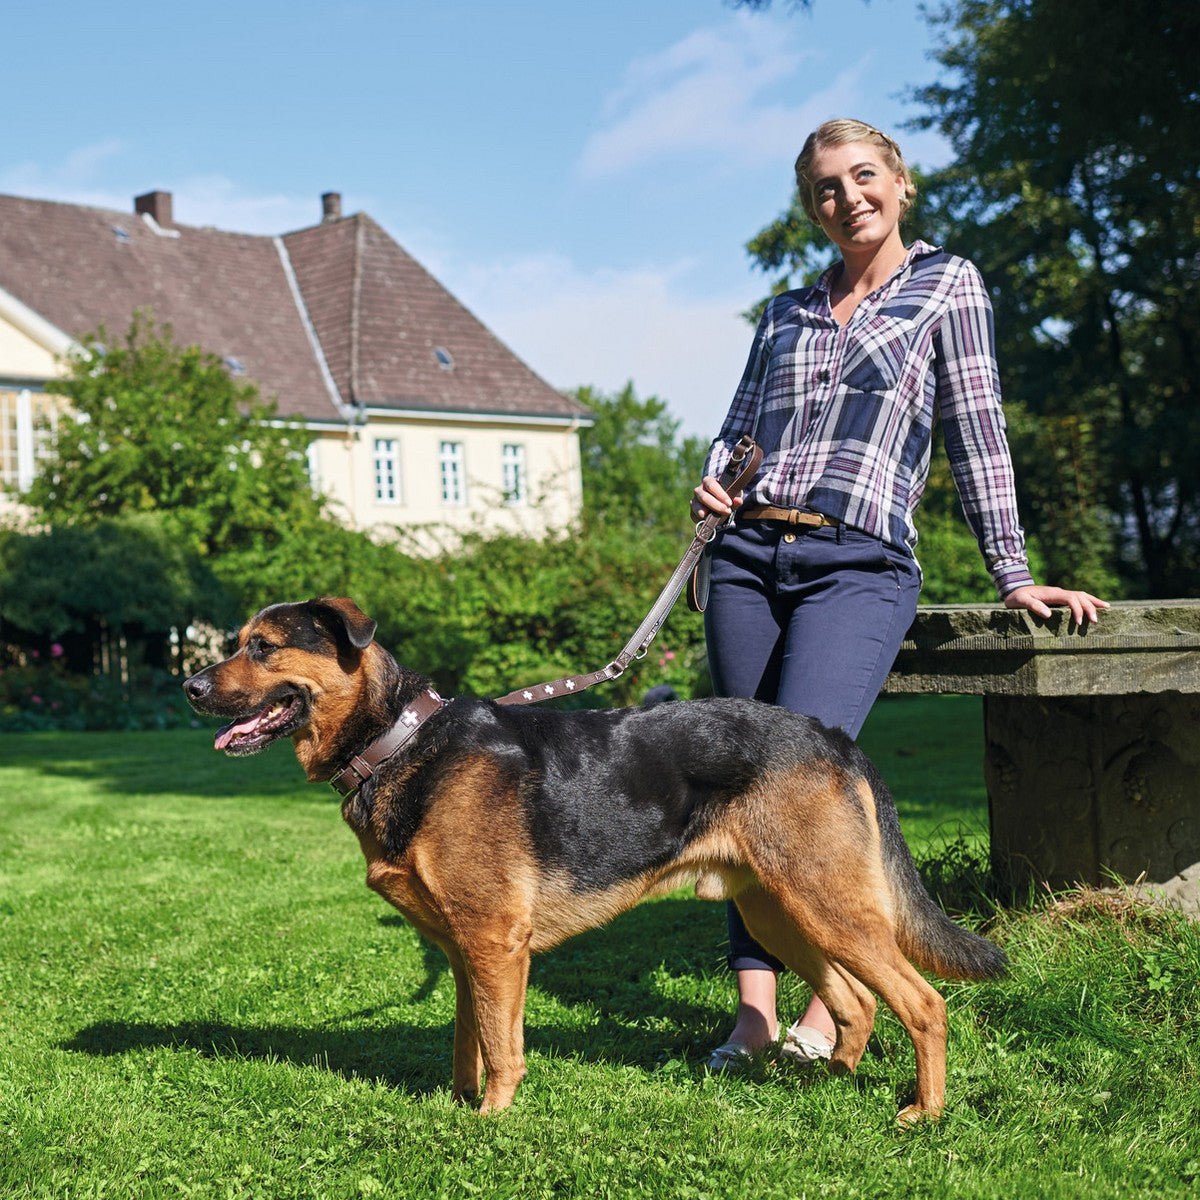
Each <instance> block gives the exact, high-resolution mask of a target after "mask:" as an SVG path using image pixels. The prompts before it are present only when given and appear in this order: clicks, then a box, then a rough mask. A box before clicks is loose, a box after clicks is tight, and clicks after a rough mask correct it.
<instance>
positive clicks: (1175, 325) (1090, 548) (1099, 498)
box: [916, 0, 1200, 596]
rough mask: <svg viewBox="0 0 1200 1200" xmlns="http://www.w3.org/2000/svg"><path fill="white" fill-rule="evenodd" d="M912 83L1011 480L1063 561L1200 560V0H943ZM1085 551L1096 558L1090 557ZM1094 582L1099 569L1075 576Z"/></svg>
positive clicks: (1186, 582) (1196, 569)
mask: <svg viewBox="0 0 1200 1200" xmlns="http://www.w3.org/2000/svg"><path fill="white" fill-rule="evenodd" d="M935 21H936V24H937V25H938V27H939V29H941V30H942V31H943V34H944V42H943V47H942V49H941V50H940V51H938V53H937V58H938V60H939V62H940V63H941V65H942V66H943V68H944V69H945V74H944V76H943V79H942V80H941V81H939V82H938V83H936V84H933V85H931V86H929V87H926V88H922V89H920V90H919V91H918V92H916V96H917V98H918V99H920V100H921V101H922V102H923V103H924V104H925V105H926V106H927V109H928V112H927V114H926V115H925V116H923V117H922V118H920V120H919V121H918V122H917V124H918V125H919V126H920V127H922V128H931V127H932V128H936V129H938V130H939V131H940V132H941V133H942V134H943V135H944V136H946V137H947V138H948V139H949V141H950V144H951V146H952V147H953V150H954V153H955V161H954V163H953V164H952V165H951V166H950V167H948V168H947V169H946V170H944V171H940V172H938V173H937V174H936V175H935V176H934V178H933V179H932V180H931V181H930V182H931V188H930V190H931V193H932V200H933V203H932V204H930V205H927V209H926V213H927V220H928V221H929V223H930V224H931V226H932V227H933V228H934V229H935V231H936V232H940V233H942V234H943V235H944V236H945V237H946V238H947V240H949V239H951V238H952V239H953V245H954V248H955V249H956V250H959V251H960V252H961V253H964V254H967V255H969V256H970V257H972V258H973V259H974V260H975V261H976V262H977V263H978V265H979V266H980V268H981V269H982V271H983V273H984V275H985V277H986V278H987V279H988V281H989V283H991V284H992V285H993V288H994V292H993V298H994V302H995V305H996V311H997V328H998V331H999V338H1000V351H1001V367H1002V371H1003V373H1004V378H1005V385H1006V391H1007V394H1008V396H1009V398H1010V399H1011V400H1013V401H1015V402H1016V405H1015V415H1014V419H1013V427H1014V442H1015V444H1016V445H1017V447H1018V450H1019V454H1020V457H1021V460H1022V462H1021V471H1020V472H1019V476H1018V478H1019V481H1020V482H1021V484H1022V486H1023V488H1024V489H1025V492H1026V496H1027V498H1028V499H1029V500H1030V501H1031V502H1032V504H1031V506H1027V507H1031V508H1032V511H1033V514H1034V519H1035V522H1036V523H1037V524H1038V526H1039V527H1040V529H1041V532H1042V535H1043V539H1044V542H1045V548H1046V551H1047V555H1048V557H1050V558H1051V559H1052V561H1053V564H1054V567H1055V572H1056V574H1060V575H1063V576H1066V575H1067V574H1068V572H1069V571H1070V570H1071V569H1072V568H1074V569H1075V570H1078V569H1079V566H1080V564H1081V563H1087V564H1088V566H1087V571H1088V573H1089V576H1091V574H1092V573H1093V572H1096V573H1097V574H1099V573H1100V570H1101V568H1102V567H1103V566H1104V565H1108V566H1109V567H1114V566H1115V567H1117V568H1119V569H1121V570H1123V571H1124V572H1126V574H1127V575H1129V576H1130V577H1131V581H1132V583H1133V586H1134V587H1135V588H1137V589H1139V590H1144V591H1146V592H1148V593H1149V594H1150V595H1152V596H1164V595H1170V594H1175V593H1182V594H1187V593H1189V592H1192V591H1194V589H1195V587H1196V585H1197V582H1198V581H1200V494H1198V493H1200V405H1198V403H1197V400H1198V396H1197V386H1198V384H1200V362H1198V356H1200V306H1198V304H1197V300H1198V298H1200V295H1198V293H1200V189H1198V188H1197V181H1198V171H1197V163H1198V162H1200V58H1198V57H1197V55H1196V54H1195V51H1194V46H1195V45H1196V44H1197V41H1198V40H1200V5H1197V4H1195V3H1193V2H1192V0H1128V2H1127V3H1124V4H1119V5H1112V4H1107V3H1102V2H1101V0H955V2H954V3H951V4H949V5H947V6H946V7H945V8H944V9H943V10H941V12H940V13H939V14H937V16H936V17H935ZM1097 560H1100V561H1097ZM1090 582H1092V583H1093V584H1098V583H1099V582H1100V581H1099V579H1090Z"/></svg>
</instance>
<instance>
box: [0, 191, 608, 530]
mask: <svg viewBox="0 0 1200 1200" xmlns="http://www.w3.org/2000/svg"><path fill="white" fill-rule="evenodd" d="M321 199H322V214H321V220H320V222H319V223H318V224H316V225H313V226H311V227H309V228H306V229H299V230H296V231H294V232H292V233H285V234H282V235H281V236H278V237H264V236H258V235H251V234H241V233H228V232H225V231H223V230H218V229H213V228H208V227H205V228H199V227H194V226H186V225H180V224H177V223H176V222H175V221H174V219H173V216H172V201H171V194H170V193H169V192H162V191H156V192H149V193H147V194H145V195H143V196H139V197H137V198H136V200H135V201H134V205H133V211H132V212H118V211H114V210H110V209H102V208H90V207H85V206H83V205H77V204H62V203H57V202H53V201H46V200H29V199H24V198H21V197H16V196H0V483H3V484H6V485H10V486H14V485H15V488H16V489H17V490H18V492H19V489H20V488H22V487H25V486H28V483H29V481H30V480H31V479H32V477H33V475H34V473H35V471H36V470H37V461H38V455H39V450H40V440H41V439H44V436H45V435H44V433H42V432H40V431H41V430H43V429H44V428H45V426H46V424H47V423H48V422H53V421H54V420H56V419H58V418H59V412H60V409H61V407H62V403H61V401H57V400H56V399H55V397H54V380H55V378H56V377H57V376H58V375H59V374H60V373H61V372H62V370H63V367H62V357H63V356H64V355H66V354H67V353H68V352H69V351H70V350H71V349H72V348H73V347H74V346H75V345H76V339H77V338H79V337H80V336H82V335H83V334H86V333H90V332H92V331H94V330H95V329H97V328H98V327H99V326H100V325H101V324H103V325H105V326H106V327H107V328H108V330H109V332H110V333H112V334H114V335H115V334H117V333H121V334H123V333H124V332H125V331H126V330H127V329H128V327H129V324H130V320H131V318H132V315H133V312H134V310H135V309H139V308H140V309H145V310H148V311H150V312H152V313H153V315H154V317H155V319H156V320H158V321H159V322H165V323H169V324H170V325H171V326H172V327H173V329H174V334H175V338H176V340H177V341H179V342H181V343H184V344H197V345H200V346H202V347H204V349H206V350H209V351H212V352H213V353H215V354H217V355H218V356H219V357H220V358H222V359H223V360H224V362H225V365H226V367H227V368H228V369H229V371H230V372H231V373H232V374H233V375H236V376H240V377H244V378H245V379H246V380H250V381H253V382H254V383H256V384H257V385H258V387H259V389H260V391H261V392H262V394H263V395H264V396H265V397H268V398H273V399H274V400H275V401H276V403H277V404H278V408H279V412H280V414H281V415H282V416H285V417H292V418H300V419H303V420H304V421H305V422H306V424H307V426H308V428H309V429H310V431H312V432H313V433H315V434H316V437H315V438H314V440H313V443H312V446H311V448H310V452H309V464H310V472H311V475H312V479H313V483H314V487H317V488H319V489H320V490H322V491H323V492H325V493H326V494H327V495H328V496H329V497H330V499H331V500H332V501H333V502H334V505H335V510H336V511H339V512H340V513H341V514H342V515H343V516H344V518H345V519H346V520H347V521H348V522H350V523H352V524H353V525H355V526H356V527H359V528H378V527H380V526H387V525H391V526H398V527H403V528H413V527H433V526H440V527H443V528H445V527H449V528H451V529H462V528H466V527H468V526H476V525H479V524H481V523H482V524H483V525H484V526H485V527H487V528H489V529H503V530H511V531H514V532H524V533H528V534H531V535H537V534H540V533H544V532H545V531H546V530H547V529H548V528H555V527H561V526H563V525H566V524H567V523H569V522H570V520H571V519H572V518H573V517H574V516H575V515H576V514H577V513H578V511H579V507H580V503H581V479H580V464H579V438H578V431H579V429H580V428H581V427H582V426H585V425H587V424H589V423H590V422H589V418H588V413H587V410H586V409H585V408H584V407H583V406H582V405H580V404H579V403H577V402H576V401H575V400H573V399H571V398H570V397H568V396H565V395H563V394H562V393H560V392H557V391H555V390H554V389H553V388H552V387H550V386H549V385H548V384H547V383H546V382H545V381H544V380H542V379H541V378H539V377H538V376H537V375H536V374H535V373H534V372H533V371H532V370H531V369H530V368H529V367H528V366H526V365H525V363H523V362H522V361H521V360H520V359H519V358H518V357H517V356H516V355H515V354H514V353H513V352H512V351H511V350H509V349H508V347H506V346H505V345H504V344H503V343H502V342H500V341H499V339H498V338H496V337H495V335H493V334H492V333H491V332H490V331H489V330H488V329H487V328H486V327H485V326H484V325H483V324H482V323H481V322H480V321H479V320H478V319H477V318H476V317H474V316H473V315H472V314H471V313H470V312H469V311H468V310H467V309H466V308H465V307H464V306H463V305H462V304H461V303H460V302H459V301H458V300H456V299H455V298H454V297H453V296H452V295H451V294H450V293H449V292H448V291H447V290H446V289H445V288H444V287H443V286H442V285H441V284H440V283H438V281H437V280H436V279H434V278H433V276H431V275H430V274H429V273H428V272H427V271H426V270H425V269H424V268H423V267H421V265H420V264H419V263H417V262H416V261H415V260H414V259H413V258H412V257H410V256H409V255H408V254H407V253H406V252H405V251H404V250H403V249H402V248H401V247H400V246H399V245H398V244H397V243H396V242H395V241H394V240H393V239H392V237H391V236H390V235H389V234H388V233H387V232H386V231H385V230H384V229H383V228H382V227H381V226H380V225H379V224H377V223H376V222H375V221H374V220H372V219H371V217H369V216H368V215H367V214H365V213H355V214H353V215H350V216H343V215H342V211H341V197H340V196H339V195H337V194H336V193H326V194H325V195H324V196H323V197H322V198H321ZM11 502H12V501H11V500H10V501H9V503H11Z"/></svg>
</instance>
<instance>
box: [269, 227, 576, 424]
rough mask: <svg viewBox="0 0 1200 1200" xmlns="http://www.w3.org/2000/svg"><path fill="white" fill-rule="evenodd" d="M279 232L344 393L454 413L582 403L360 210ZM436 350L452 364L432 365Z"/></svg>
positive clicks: (527, 410)
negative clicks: (531, 365)
mask: <svg viewBox="0 0 1200 1200" xmlns="http://www.w3.org/2000/svg"><path fill="white" fill-rule="evenodd" d="M283 240H284V244H285V245H286V246H287V249H288V254H289V255H290V257H291V260H292V265H293V268H294V269H295V272H296V278H297V280H298V281H299V283H300V290H301V291H302V292H303V293H304V298H305V301H306V303H307V304H308V310H309V314H310V316H311V318H312V322H313V324H314V325H315V326H316V330H317V335H318V336H319V337H320V339H321V345H322V346H323V347H324V348H325V356H326V359H327V361H328V363H329V367H330V370H331V371H332V373H333V377H334V379H335V380H336V381H337V385H338V389H339V390H340V391H341V394H342V396H343V397H345V398H347V399H349V398H353V400H354V401H355V402H357V403H359V404H365V405H368V406H370V407H391V408H428V409H440V410H442V411H454V412H480V413H523V414H542V415H547V416H571V415H577V414H582V413H585V412H586V411H587V410H586V409H584V408H583V407H581V406H580V405H579V404H578V403H577V402H576V401H574V400H571V399H569V398H568V397H566V396H564V395H562V394H561V393H559V392H556V391H555V390H554V389H553V388H552V387H550V386H549V384H547V383H546V382H545V381H544V380H542V379H541V378H539V376H537V375H535V374H534V372H533V371H532V370H530V368H529V367H527V366H526V365H525V364H524V363H523V362H522V361H521V360H520V359H519V358H517V356H516V355H515V354H513V353H512V351H511V350H509V349H508V347H506V346H505V345H504V344H503V343H502V342H501V341H500V340H499V339H498V338H497V337H496V336H495V335H494V334H493V333H492V332H491V331H490V330H489V329H488V328H487V327H486V326H485V325H484V324H483V323H482V322H481V321H479V320H478V319H477V318H476V317H475V316H474V315H473V314H472V313H471V312H469V311H468V310H467V309H466V308H464V307H463V305H462V304H460V303H459V302H458V301H457V300H456V299H455V298H454V297H453V296H452V295H451V294H450V293H449V292H448V291H447V290H446V289H445V288H444V287H443V286H442V285H441V284H440V283H438V281H437V280H436V279H434V277H433V276H432V275H430V274H429V272H428V271H426V270H425V268H424V267H422V266H421V264H420V263H418V262H417V261H416V260H415V259H414V258H412V257H411V256H410V255H408V254H406V253H405V251H404V250H403V249H402V248H401V247H400V246H399V245H397V243H396V242H394V241H393V240H392V238H391V237H390V236H389V235H388V234H387V232H386V231H385V230H384V229H383V228H381V227H380V226H379V225H378V224H377V223H376V222H375V221H373V220H372V219H371V218H370V217H369V216H367V215H366V214H365V213H357V214H355V215H354V216H352V217H346V218H345V219H344V220H340V221H331V222H328V223H326V224H322V225H315V226H313V227H312V228H310V229H301V230H299V231H298V232H296V233H289V234H286V235H285V236H284V239H283ZM435 349H440V350H443V351H446V352H448V353H449V355H450V357H451V359H452V361H453V366H452V367H450V368H447V367H445V366H442V365H440V364H439V362H438V359H437V357H436V356H435V354H434V351H435Z"/></svg>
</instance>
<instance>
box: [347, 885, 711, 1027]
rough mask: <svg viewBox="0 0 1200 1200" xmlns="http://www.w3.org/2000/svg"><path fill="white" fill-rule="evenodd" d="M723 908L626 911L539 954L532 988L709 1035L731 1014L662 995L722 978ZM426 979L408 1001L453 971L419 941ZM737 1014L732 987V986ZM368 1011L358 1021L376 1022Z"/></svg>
mask: <svg viewBox="0 0 1200 1200" xmlns="http://www.w3.org/2000/svg"><path fill="white" fill-rule="evenodd" d="M724 908H725V906H724V905H723V904H711V903H707V902H704V901H700V900H694V899H691V898H690V897H686V896H668V897H665V898H663V899H660V900H655V901H653V902H651V903H648V904H643V905H640V906H639V907H637V908H633V909H630V910H629V911H628V912H626V913H622V914H621V915H620V916H619V917H617V918H616V919H615V920H613V921H611V922H610V923H609V924H607V925H602V926H600V927H599V928H597V929H590V930H588V931H587V932H585V933H581V934H579V935H578V936H577V937H574V938H571V939H570V940H569V941H567V942H564V943H563V944H562V945H561V946H557V947H556V948H555V949H553V950H550V951H548V952H547V953H545V954H541V955H538V956H537V957H536V958H535V959H534V960H533V965H532V967H531V969H530V973H529V983H530V986H531V987H533V988H536V989H537V990H538V991H540V992H542V993H544V994H546V995H548V996H553V997H554V998H555V999H556V1000H558V1001H559V1002H560V1003H561V1004H565V1005H570V1006H575V1005H584V1006H586V1007H588V1008H592V1009H595V1010H596V1011H597V1012H598V1013H599V1014H600V1015H601V1016H602V1017H612V1018H619V1019H621V1020H625V1021H634V1022H636V1021H644V1020H646V1018H648V1017H653V1018H656V1019H659V1020H667V1021H670V1022H672V1023H674V1024H677V1025H679V1026H682V1027H683V1028H684V1029H695V1028H700V1029H701V1030H704V1029H708V1028H710V1027H713V1026H714V1023H719V1022H720V1020H722V1019H723V1018H724V1016H725V1015H726V1014H724V1013H722V1012H721V1011H720V1010H714V1009H712V1008H710V1007H701V1006H700V1005H696V1004H692V1003H689V1002H687V1001H684V1000H681V999H679V998H677V997H672V996H664V994H663V988H662V986H661V984H662V981H663V979H664V978H665V979H666V980H668V981H669V980H670V979H672V978H675V977H680V978H684V977H687V978H694V977H695V976H697V975H704V974H711V973H713V972H714V971H720V972H722V974H723V972H724V953H725V936H726V935H725V911H724ZM379 923H380V924H381V925H388V926H394V927H404V926H407V924H408V922H407V921H406V920H405V919H404V918H403V917H401V916H399V915H394V914H391V913H389V914H388V915H386V916H382V917H380V918H379ZM420 946H421V953H422V956H423V963H422V965H423V967H424V970H425V978H424V980H423V981H422V982H421V984H420V986H419V987H418V988H417V990H416V991H415V992H414V993H413V994H412V996H411V997H409V1001H408V1002H409V1003H421V1002H423V1001H425V1000H427V999H428V998H429V997H430V996H431V995H432V994H433V991H434V989H435V988H436V987H437V985H438V983H439V981H440V980H441V979H442V977H443V976H444V975H446V974H447V973H448V971H449V966H448V964H447V962H446V958H445V955H443V954H442V952H441V950H439V949H438V948H437V947H436V946H434V945H433V944H432V943H430V942H426V941H425V940H424V939H422V940H421V942H420ZM728 992H729V998H730V1009H729V1011H730V1012H732V1011H733V999H734V985H733V978H732V976H730V977H729V981H728ZM373 1011H374V1010H364V1011H363V1012H361V1013H359V1014H355V1015H357V1016H363V1017H367V1016H371V1015H373Z"/></svg>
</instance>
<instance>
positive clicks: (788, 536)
mask: <svg viewBox="0 0 1200 1200" xmlns="http://www.w3.org/2000/svg"><path fill="white" fill-rule="evenodd" d="M783 540H784V541H785V542H787V543H788V544H789V545H790V544H791V543H792V542H794V541H795V540H796V535H795V534H794V533H785V534H784V535H783Z"/></svg>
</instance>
